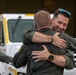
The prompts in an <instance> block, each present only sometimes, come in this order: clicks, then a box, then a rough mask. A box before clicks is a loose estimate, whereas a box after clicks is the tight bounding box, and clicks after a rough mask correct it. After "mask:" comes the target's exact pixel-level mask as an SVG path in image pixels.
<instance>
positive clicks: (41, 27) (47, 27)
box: [37, 26, 50, 31]
mask: <svg viewBox="0 0 76 75" xmlns="http://www.w3.org/2000/svg"><path fill="white" fill-rule="evenodd" d="M44 28H50V26H44V27H41V28H38V29H37V30H38V31H39V30H41V29H44Z"/></svg>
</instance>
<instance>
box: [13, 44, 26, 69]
mask: <svg viewBox="0 0 76 75" xmlns="http://www.w3.org/2000/svg"><path fill="white" fill-rule="evenodd" d="M26 49H27V48H26V47H25V45H22V46H21V48H20V50H19V52H17V53H16V54H15V56H14V58H13V60H12V64H13V66H15V67H16V68H20V67H22V66H25V65H26V63H27V55H26V52H25V51H26Z"/></svg>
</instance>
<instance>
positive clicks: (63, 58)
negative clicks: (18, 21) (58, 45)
mask: <svg viewBox="0 0 76 75" xmlns="http://www.w3.org/2000/svg"><path fill="white" fill-rule="evenodd" d="M43 48H44V50H43V51H33V52H32V55H35V56H33V58H37V60H35V62H37V61H39V60H48V57H49V56H50V55H52V56H53V57H54V58H53V60H52V61H51V60H48V61H50V62H52V63H54V64H56V65H57V66H60V67H65V68H66V69H72V68H74V66H75V63H74V55H73V54H74V52H73V51H71V50H68V51H67V53H65V54H64V55H55V54H52V53H49V51H48V49H47V48H46V46H43Z"/></svg>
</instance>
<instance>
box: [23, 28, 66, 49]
mask: <svg viewBox="0 0 76 75" xmlns="http://www.w3.org/2000/svg"><path fill="white" fill-rule="evenodd" d="M58 34H59V33H56V34H54V35H53V36H49V35H44V34H42V33H39V32H37V31H35V30H30V29H27V30H25V31H24V33H23V43H28V42H27V41H32V42H34V43H52V44H53V45H55V46H57V47H60V48H64V47H65V46H66V44H65V43H66V41H65V40H63V39H61V38H59V37H58Z"/></svg>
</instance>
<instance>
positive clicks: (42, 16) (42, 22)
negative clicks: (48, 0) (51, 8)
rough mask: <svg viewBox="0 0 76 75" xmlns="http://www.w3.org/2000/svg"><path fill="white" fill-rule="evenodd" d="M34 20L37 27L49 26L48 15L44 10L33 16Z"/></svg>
mask: <svg viewBox="0 0 76 75" xmlns="http://www.w3.org/2000/svg"><path fill="white" fill-rule="evenodd" d="M34 20H35V23H36V25H37V27H43V26H50V13H49V12H47V11H45V10H40V11H38V12H37V13H36V14H34Z"/></svg>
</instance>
